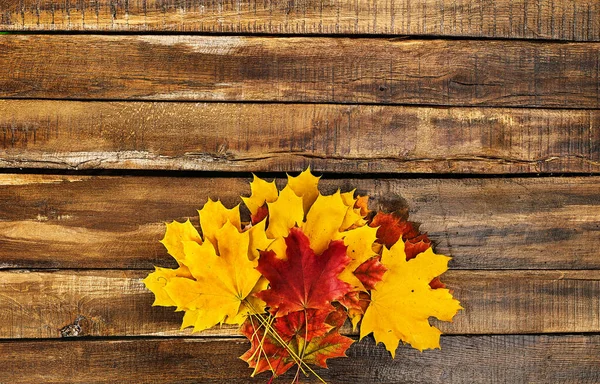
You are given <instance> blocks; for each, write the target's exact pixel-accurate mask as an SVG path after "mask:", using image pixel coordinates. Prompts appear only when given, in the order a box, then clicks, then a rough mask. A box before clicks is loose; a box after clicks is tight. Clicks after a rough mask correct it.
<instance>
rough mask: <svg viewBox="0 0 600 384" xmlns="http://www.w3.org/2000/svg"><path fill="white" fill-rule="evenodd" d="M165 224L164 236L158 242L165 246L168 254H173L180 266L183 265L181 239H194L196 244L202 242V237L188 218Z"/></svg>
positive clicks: (183, 256)
mask: <svg viewBox="0 0 600 384" xmlns="http://www.w3.org/2000/svg"><path fill="white" fill-rule="evenodd" d="M166 225H167V230H166V231H165V236H164V237H163V239H162V240H161V241H160V242H161V243H162V244H163V245H164V246H165V248H167V252H168V253H169V255H171V256H173V258H174V259H175V260H177V263H178V264H179V266H180V267H181V266H182V265H183V263H182V260H183V259H185V253H184V252H183V244H182V241H195V242H197V243H198V244H202V238H201V237H200V234H198V231H197V230H196V228H194V226H193V225H192V223H191V222H190V220H189V219H188V220H187V221H186V222H184V223H178V222H177V221H173V222H172V223H167V224H166Z"/></svg>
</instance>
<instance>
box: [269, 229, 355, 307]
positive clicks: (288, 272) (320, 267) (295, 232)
mask: <svg viewBox="0 0 600 384" xmlns="http://www.w3.org/2000/svg"><path fill="white" fill-rule="evenodd" d="M285 243H286V247H287V250H286V254H287V259H286V260H283V259H281V258H278V257H277V256H276V255H275V253H274V252H273V251H266V252H262V253H261V256H260V258H259V259H258V267H257V269H258V271H259V272H260V273H262V274H263V276H265V277H266V278H267V280H269V283H270V288H269V289H267V290H265V291H262V292H259V293H258V294H257V296H258V297H259V298H260V299H262V300H263V301H265V302H266V303H267V305H268V306H269V307H270V308H271V313H272V314H274V315H275V316H277V317H281V316H285V315H287V314H288V313H290V312H295V311H301V310H304V309H309V308H313V309H324V310H331V309H332V306H331V302H332V301H335V300H337V299H339V298H340V297H342V296H344V294H346V292H348V291H349V290H350V286H349V285H348V284H347V283H344V282H342V281H341V280H340V279H339V278H338V275H339V274H340V272H342V271H343V270H344V267H345V266H346V264H348V262H349V259H348V257H347V256H346V246H345V245H344V243H343V242H342V241H339V240H338V241H332V242H331V243H329V247H328V248H327V249H326V250H325V251H324V252H323V253H322V254H321V255H316V254H315V252H314V251H313V250H312V249H311V247H310V243H309V240H308V237H307V236H306V235H305V234H304V233H302V231H301V230H300V229H298V228H292V230H291V231H290V234H289V236H288V237H286V238H285Z"/></svg>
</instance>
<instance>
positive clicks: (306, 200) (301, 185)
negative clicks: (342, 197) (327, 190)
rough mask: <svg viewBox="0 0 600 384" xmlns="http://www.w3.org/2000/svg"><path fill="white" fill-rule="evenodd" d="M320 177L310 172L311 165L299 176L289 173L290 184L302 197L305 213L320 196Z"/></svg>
mask: <svg viewBox="0 0 600 384" xmlns="http://www.w3.org/2000/svg"><path fill="white" fill-rule="evenodd" d="M320 178H321V177H315V176H314V175H313V174H312V173H311V172H310V167H308V168H306V170H305V171H303V172H302V173H300V174H299V175H298V176H295V177H294V176H290V175H288V185H289V187H290V188H291V189H292V191H294V193H295V194H296V195H297V196H299V197H301V198H302V207H303V209H304V213H305V214H306V213H308V210H309V209H310V207H311V206H312V205H313V203H314V202H315V200H317V196H319V188H318V185H319V179H320Z"/></svg>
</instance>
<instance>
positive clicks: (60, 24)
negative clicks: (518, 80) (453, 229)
mask: <svg viewBox="0 0 600 384" xmlns="http://www.w3.org/2000/svg"><path fill="white" fill-rule="evenodd" d="M599 20H600V6H599V4H598V2H597V1H594V0H573V1H566V0H564V1H552V0H540V1H536V2H532V1H528V0H513V1H509V0H496V1H485V0H468V1H459V2H457V1H452V0H420V1H408V0H401V1H385V0H374V1H369V2H366V1H351V0H340V1H335V2H333V1H322V0H306V1H292V2H288V1H280V2H277V1H270V2H259V1H255V0H240V1H236V2H233V1H223V0H217V1H212V2H207V1H201V0H188V1H185V2H181V1H159V0H147V1H143V2H129V1H109V0H98V1H94V2H68V1H67V2H64V1H58V0H47V1H41V0H20V1H18V0H4V1H2V2H0V28H1V29H9V30H50V31H56V30H63V31H72V30H88V31H90V30H98V31H115V30H118V31H178V32H190V31H194V32H226V33H284V34H315V33H317V34H400V35H433V36H471V37H495V38H530V39H567V40H582V41H592V40H594V41H598V40H600V22H599Z"/></svg>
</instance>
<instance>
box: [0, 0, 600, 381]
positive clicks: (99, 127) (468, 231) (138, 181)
mask: <svg viewBox="0 0 600 384" xmlns="http://www.w3.org/2000/svg"><path fill="white" fill-rule="evenodd" d="M0 30H4V31H9V32H10V33H8V34H4V35H0V135H1V136H0V138H1V140H2V143H3V145H2V148H0V166H1V167H2V171H1V173H0V268H2V270H0V338H1V340H0V383H63V382H64V383H126V382H127V383H128V382H138V383H163V382H164V383H224V382H227V383H246V382H257V383H259V382H265V381H266V380H267V379H268V375H262V376H259V377H258V378H255V379H250V378H249V375H250V373H251V370H250V369H248V368H247V365H246V363H244V362H243V361H241V360H239V359H238V358H237V357H238V356H239V355H241V354H242V353H243V352H244V351H245V350H246V349H247V348H248V346H249V344H248V342H247V341H246V340H245V339H243V338H241V337H240V336H239V335H238V334H237V333H236V331H235V329H232V328H227V327H225V328H222V329H214V330H211V331H209V332H205V333H202V334H200V335H198V334H194V335H192V334H191V332H190V331H189V330H184V331H179V324H180V321H181V314H180V313H174V312H173V311H172V309H170V308H162V307H152V306H151V304H152V301H153V295H152V294H151V293H149V292H148V291H147V290H146V289H145V288H144V286H143V284H142V282H141V279H142V278H143V277H145V276H146V275H147V273H148V271H149V270H151V269H152V268H153V265H162V266H170V267H172V266H173V264H174V262H173V261H172V260H171V259H170V257H169V256H168V255H167V253H166V251H165V250H164V248H163V247H162V245H161V244H159V243H158V240H159V239H161V238H162V235H163V233H164V224H163V223H164V222H166V221H170V220H173V219H177V220H185V219H186V218H188V217H190V218H191V219H192V221H193V222H195V223H196V224H197V218H196V216H195V212H196V209H198V208H200V207H201V206H202V204H203V203H204V202H205V201H206V199H207V198H208V197H213V198H216V197H221V199H222V200H223V201H224V202H225V203H226V204H228V205H234V204H237V203H238V202H239V195H247V194H249V192H250V191H249V187H248V184H247V183H248V181H250V180H251V176H250V172H262V173H260V174H261V175H262V176H266V177H282V176H284V173H283V172H284V171H290V172H296V171H300V170H302V169H304V168H305V167H306V166H307V165H311V166H312V168H313V170H315V171H316V172H317V173H322V174H323V175H324V176H323V185H324V186H325V189H326V190H329V191H333V190H335V189H337V188H340V187H341V188H348V187H350V186H356V187H357V188H358V191H360V192H362V193H368V194H369V195H371V196H373V201H372V205H373V206H374V207H383V208H386V209H408V210H409V211H410V212H411V219H412V220H414V221H417V222H420V223H422V226H421V229H422V230H424V231H427V232H428V233H429V235H430V237H431V238H432V239H433V241H434V242H435V244H436V250H437V251H438V252H440V253H445V254H449V255H452V256H453V257H454V259H453V260H452V262H451V270H450V271H449V272H448V273H447V274H446V275H444V279H443V280H444V281H445V282H447V284H448V285H449V286H450V287H451V288H452V289H453V290H454V292H455V296H456V297H457V298H458V299H459V300H460V301H461V302H462V305H463V306H464V307H465V308H466V310H465V311H462V312H459V314H458V315H457V316H456V317H455V321H454V323H452V324H449V323H439V324H438V323H435V324H437V325H439V327H440V328H441V329H442V330H443V332H444V333H445V334H446V335H444V336H442V341H441V345H442V349H441V350H434V351H425V352H423V353H420V352H418V351H415V350H412V349H410V348H409V347H402V346H401V347H399V349H398V351H397V354H396V359H395V360H392V359H391V358H390V356H389V354H388V353H387V352H386V351H385V349H384V348H383V347H382V346H376V345H375V343H374V341H373V340H372V339H370V338H367V339H366V340H363V341H362V342H360V343H357V344H355V345H354V346H353V347H352V348H351V349H350V351H349V356H350V358H348V359H335V360H333V361H331V363H330V369H329V370H319V371H318V372H319V374H321V375H322V376H323V378H325V379H326V380H327V381H328V382H329V383H420V382H424V383H475V382H477V383H492V382H493V383H600V251H599V247H600V2H599V1H598V0H536V1H533V0H497V1H487V0H420V1H410V0H395V1H394V0H389V1H388V0H369V1H364V0H356V1H355V0H336V1H333V0H331V1H323V0H320V1H317V0H302V1H293V0H289V1H288V0H286V1H272V0H269V1H266V0H265V1H256V0H254V1H246V0H236V1H223V0H214V1H201V0H188V1H168V0H142V1H127V0H125V1H123V0H96V1H63V0H60V1H58V0H44V1H41V0H0ZM79 315H82V316H85V319H84V320H82V321H81V322H80V326H81V333H80V334H79V337H72V338H66V339H61V338H60V336H61V333H60V332H59V330H60V329H62V328H63V327H65V326H67V325H69V324H73V322H74V321H75V319H76V318H77V317H78V316H79ZM75 331H77V329H75ZM74 333H77V332H74ZM290 378H291V376H285V377H284V378H282V379H281V381H280V382H289V380H290ZM307 381H310V382H313V381H315V379H314V378H313V379H307Z"/></svg>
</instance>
